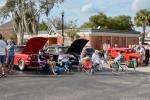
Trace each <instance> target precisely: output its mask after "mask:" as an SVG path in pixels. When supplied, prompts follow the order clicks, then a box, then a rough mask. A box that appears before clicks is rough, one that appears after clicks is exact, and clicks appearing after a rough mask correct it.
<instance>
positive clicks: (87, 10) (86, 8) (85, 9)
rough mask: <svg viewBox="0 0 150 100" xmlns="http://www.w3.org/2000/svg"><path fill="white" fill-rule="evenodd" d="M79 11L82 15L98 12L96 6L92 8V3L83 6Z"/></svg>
mask: <svg viewBox="0 0 150 100" xmlns="http://www.w3.org/2000/svg"><path fill="white" fill-rule="evenodd" d="M81 11H82V12H84V13H97V12H99V11H100V9H99V8H96V6H94V5H93V4H92V3H89V4H86V5H83V6H82V8H81Z"/></svg>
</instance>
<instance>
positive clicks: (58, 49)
mask: <svg viewBox="0 0 150 100" xmlns="http://www.w3.org/2000/svg"><path fill="white" fill-rule="evenodd" d="M87 42H88V40H86V39H77V40H75V41H73V43H72V44H71V46H61V45H53V46H49V47H47V48H46V49H45V52H46V53H48V54H49V55H52V56H53V58H54V60H55V61H58V56H59V54H60V53H62V52H63V54H64V55H66V56H68V57H69V59H70V61H71V62H72V64H73V65H77V64H78V63H79V57H80V53H81V52H82V49H83V48H84V46H85V45H86V44H87Z"/></svg>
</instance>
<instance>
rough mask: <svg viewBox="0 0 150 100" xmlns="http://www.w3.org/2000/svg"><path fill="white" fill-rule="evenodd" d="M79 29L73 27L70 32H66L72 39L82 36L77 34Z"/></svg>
mask: <svg viewBox="0 0 150 100" xmlns="http://www.w3.org/2000/svg"><path fill="white" fill-rule="evenodd" d="M77 32H78V30H76V29H72V30H69V31H68V32H65V33H66V34H67V36H69V37H70V38H71V39H72V40H75V39H78V38H80V36H79V35H78V34H77Z"/></svg>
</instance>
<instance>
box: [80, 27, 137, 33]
mask: <svg viewBox="0 0 150 100" xmlns="http://www.w3.org/2000/svg"><path fill="white" fill-rule="evenodd" d="M80 32H91V33H93V32H94V33H95V32H106V33H118V34H119V33H124V34H140V32H137V31H129V30H111V29H91V28H84V29H80Z"/></svg>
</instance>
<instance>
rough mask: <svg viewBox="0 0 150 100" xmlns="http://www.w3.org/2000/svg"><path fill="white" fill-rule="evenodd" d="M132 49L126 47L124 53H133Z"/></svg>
mask: <svg viewBox="0 0 150 100" xmlns="http://www.w3.org/2000/svg"><path fill="white" fill-rule="evenodd" d="M133 52H134V51H133V50H132V49H128V50H127V51H126V53H133Z"/></svg>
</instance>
